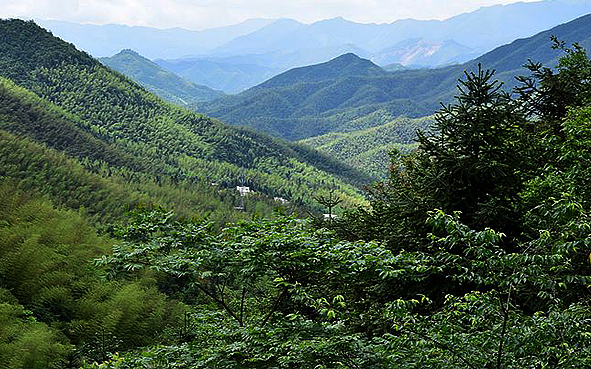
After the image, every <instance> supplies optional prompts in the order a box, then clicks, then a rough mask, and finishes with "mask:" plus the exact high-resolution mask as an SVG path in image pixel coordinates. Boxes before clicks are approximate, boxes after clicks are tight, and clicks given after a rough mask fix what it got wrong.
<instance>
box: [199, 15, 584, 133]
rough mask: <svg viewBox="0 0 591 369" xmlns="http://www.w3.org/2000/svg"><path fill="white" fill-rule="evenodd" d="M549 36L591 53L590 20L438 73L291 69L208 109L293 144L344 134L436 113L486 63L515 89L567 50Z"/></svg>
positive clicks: (356, 63)
mask: <svg viewBox="0 0 591 369" xmlns="http://www.w3.org/2000/svg"><path fill="white" fill-rule="evenodd" d="M550 36H556V37H557V38H558V39H559V40H564V41H566V42H569V43H571V42H577V43H579V44H580V45H581V46H583V47H586V48H590V47H591V15H587V16H584V17H581V18H578V19H576V20H574V21H571V22H569V23H566V24H563V25H560V26H557V27H555V28H552V29H550V30H548V31H544V32H541V33H539V34H537V35H535V36H533V37H530V38H526V39H520V40H516V41H514V42H512V43H510V44H508V45H504V46H501V47H499V48H497V49H495V50H493V51H491V52H489V53H486V54H484V55H483V56H481V57H478V58H476V59H474V60H472V61H470V62H467V63H464V64H461V65H454V66H449V67H445V68H439V69H417V70H403V71H397V72H386V71H385V70H382V69H380V68H379V67H378V66H377V65H375V64H372V63H371V62H370V61H368V60H363V59H360V58H359V57H356V56H355V55H352V54H347V55H343V56H341V57H338V58H335V59H333V60H331V61H329V62H327V63H322V64H319V65H315V66H309V67H303V68H296V69H293V70H290V71H288V72H285V73H283V74H281V75H278V76H276V77H274V78H272V79H270V80H269V81H266V82H264V83H262V84H260V85H258V86H256V87H253V88H251V89H249V90H247V91H245V92H243V93H241V94H238V95H236V96H228V97H225V98H222V99H219V100H216V101H214V102H212V103H210V104H207V105H206V109H205V112H206V113H207V114H210V115H212V116H214V117H217V118H220V119H222V120H223V121H226V122H228V123H232V124H238V125H246V126H250V127H254V128H256V129H259V130H262V131H265V132H269V133H271V134H273V135H277V136H279V137H284V138H287V139H291V140H297V139H302V138H306V137H311V136H315V135H320V134H325V133H328V132H338V131H341V130H343V129H344V128H343V127H347V125H348V124H349V122H351V121H353V120H356V119H362V117H363V116H366V115H368V114H371V113H373V112H376V111H383V112H385V114H386V115H388V116H393V117H396V116H401V115H405V116H408V117H420V116H426V115H430V114H433V113H434V112H435V111H436V110H437V109H438V107H439V106H440V105H439V103H440V102H444V103H448V102H449V101H451V99H452V98H453V95H454V94H455V86H456V84H457V80H458V78H460V77H462V75H463V72H464V71H465V70H467V71H471V70H475V68H477V66H478V64H479V63H481V64H482V65H483V67H485V68H491V69H495V70H496V71H497V77H498V78H500V80H502V81H504V82H506V84H507V85H506V88H507V89H508V90H510V89H511V88H512V87H513V86H514V85H515V79H514V76H516V75H520V74H527V70H526V69H525V68H523V67H522V66H523V65H524V64H526V63H527V62H528V60H533V61H536V62H541V63H544V64H546V65H553V64H556V62H557V58H558V56H559V55H560V52H559V51H558V50H553V49H552V48H551V45H552V43H551V40H550ZM344 65H350V67H345V66H344ZM324 73H325V75H324ZM385 122H386V121H382V122H375V125H379V124H383V123H385ZM367 127H368V126H366V127H360V128H367Z"/></svg>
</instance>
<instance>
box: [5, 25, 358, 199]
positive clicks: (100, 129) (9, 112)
mask: <svg viewBox="0 0 591 369" xmlns="http://www.w3.org/2000/svg"><path fill="white" fill-rule="evenodd" d="M0 34H2V36H3V37H2V38H1V40H0V44H1V45H0V46H1V47H2V50H3V53H2V54H1V55H0V65H1V68H0V74H1V75H2V76H3V77H5V78H7V79H9V80H10V81H12V82H10V81H7V80H3V81H2V86H3V88H2V92H3V99H4V100H5V101H7V102H10V107H9V105H6V106H3V107H2V108H3V109H4V108H6V109H4V111H3V113H4V114H6V117H7V119H6V120H4V122H5V123H3V127H2V128H3V129H6V130H8V131H9V132H13V133H24V134H26V135H28V136H29V137H31V138H32V139H33V140H38V141H40V142H43V143H45V144H47V145H49V146H50V147H52V148H54V149H56V150H60V151H64V150H65V152H66V153H67V154H68V155H73V156H75V157H76V160H78V161H80V163H81V164H82V165H83V166H84V167H85V169H87V170H90V171H93V172H100V173H101V176H104V175H105V173H106V175H110V174H113V173H119V174H121V173H122V174H121V175H122V176H123V177H125V178H127V182H135V183H138V182H143V181H146V182H147V183H155V185H156V186H160V184H163V183H165V184H168V183H172V184H175V185H180V186H188V187H191V186H194V188H198V187H201V188H205V187H211V184H212V183H215V184H216V185H217V188H219V189H222V190H223V189H234V188H235V186H236V185H245V186H250V187H251V189H252V190H254V191H256V192H257V193H259V194H262V195H265V196H266V197H267V198H271V199H272V198H273V197H282V198H285V199H287V200H289V201H291V202H292V203H293V204H296V205H298V206H299V205H304V204H306V203H307V206H312V207H317V204H315V203H314V202H313V200H311V196H312V195H313V193H315V192H317V191H322V190H323V189H328V188H330V187H332V186H333V183H334V186H337V187H339V188H342V189H343V190H344V191H345V192H346V193H347V195H346V197H347V201H349V202H356V201H359V200H361V196H360V195H359V193H358V191H357V190H356V189H355V186H357V185H359V184H361V183H364V182H366V181H368V177H367V176H365V175H363V174H361V173H359V172H357V171H355V170H354V169H352V168H350V167H348V166H346V165H344V164H341V163H339V162H337V161H336V160H333V159H331V158H329V157H327V156H326V155H323V154H320V153H319V152H317V151H314V150H310V149H307V148H305V147H301V146H298V145H296V144H288V143H285V142H283V141H280V140H276V139H272V138H269V137H266V136H264V135H261V134H257V133H254V132H252V131H249V130H244V129H234V128H230V127H227V126H226V125H224V124H222V123H220V122H218V121H214V120H212V119H209V118H207V117H205V116H202V115H199V114H194V113H190V112H188V111H186V110H183V109H181V108H179V107H176V106H174V105H172V104H168V103H165V102H163V101H162V100H160V99H159V98H157V97H155V96H154V95H152V94H150V93H148V92H147V91H146V90H144V89H143V88H141V87H140V86H138V85H137V84H135V83H133V82H132V81H130V80H128V79H127V78H125V77H124V76H122V75H120V74H118V73H114V72H112V71H111V70H109V69H107V68H105V67H104V66H102V65H101V64H100V63H99V62H98V61H96V60H94V59H92V58H91V57H89V56H88V55H87V54H84V53H81V52H79V51H77V50H76V49H75V48H74V47H73V46H72V45H70V44H67V43H65V42H63V41H61V40H59V39H57V38H55V37H53V36H52V35H51V34H50V33H49V32H47V31H45V30H43V29H41V28H40V27H38V26H37V25H35V24H34V23H32V22H24V21H20V20H4V21H0ZM37 117H39V119H37ZM52 127H56V128H55V129H54V128H52ZM62 134H63V135H65V136H67V138H64V137H62ZM77 137H78V138H80V141H78V139H76V138H77ZM345 181H346V182H348V183H345ZM40 186H41V185H40ZM212 191H214V189H211V190H208V191H206V193H210V192H212ZM164 192H166V191H164ZM214 192H215V191H214ZM207 196H209V195H207ZM207 196H206V197H207ZM224 196H225V195H224ZM217 197H218V198H219V196H217ZM222 197H223V196H222ZM271 203H272V200H271ZM228 206H230V207H232V206H237V204H235V203H234V204H232V203H229V204H228Z"/></svg>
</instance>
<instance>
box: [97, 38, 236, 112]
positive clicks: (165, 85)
mask: <svg viewBox="0 0 591 369" xmlns="http://www.w3.org/2000/svg"><path fill="white" fill-rule="evenodd" d="M99 61H100V62H101V63H103V64H104V65H106V66H108V67H110V68H113V69H115V70H117V71H119V72H121V73H123V74H124V75H126V76H128V77H129V78H131V79H133V80H134V81H136V82H138V83H139V84H141V85H142V86H144V87H145V88H146V89H148V91H150V92H152V93H154V94H156V95H158V96H160V97H162V98H163V99H165V100H168V101H170V102H173V103H176V104H178V105H181V106H186V105H190V104H193V105H194V104H197V103H199V102H203V101H211V100H215V99H217V98H220V97H222V96H224V95H225V94H224V93H223V92H221V91H217V90H214V89H212V88H209V87H207V86H201V85H197V84H195V83H193V82H191V81H188V80H186V79H183V78H181V77H179V76H177V75H176V74H174V73H172V72H169V71H167V70H166V69H164V68H162V67H160V66H159V65H157V64H156V63H154V62H153V61H151V60H149V59H147V58H144V57H143V56H141V55H140V54H138V53H137V52H135V51H133V50H129V49H126V50H122V51H121V52H119V53H118V54H116V55H113V56H112V57H107V58H99Z"/></svg>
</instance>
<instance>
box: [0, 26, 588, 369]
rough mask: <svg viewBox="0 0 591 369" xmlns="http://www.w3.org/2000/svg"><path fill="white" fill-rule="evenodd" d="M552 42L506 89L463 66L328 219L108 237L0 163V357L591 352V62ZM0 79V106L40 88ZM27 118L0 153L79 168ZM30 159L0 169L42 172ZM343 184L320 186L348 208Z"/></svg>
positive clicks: (310, 362) (165, 361)
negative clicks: (446, 93) (427, 124)
mask: <svg viewBox="0 0 591 369" xmlns="http://www.w3.org/2000/svg"><path fill="white" fill-rule="evenodd" d="M29 26H30V25H29ZM555 46H556V47H557V48H558V49H562V50H563V52H564V56H563V58H562V59H561V60H560V62H559V64H558V68H556V69H549V68H543V67H541V66H538V65H531V66H530V72H531V73H530V76H529V78H522V79H521V80H520V82H519V86H518V87H519V88H518V89H517V90H516V92H517V94H516V95H514V96H511V95H508V94H506V93H504V92H503V91H502V90H501V89H500V85H499V83H498V81H495V79H494V73H492V72H491V71H489V70H487V69H486V68H478V69H477V70H476V71H473V72H469V73H467V74H466V76H465V78H464V79H463V80H462V81H461V83H460V86H461V87H462V89H461V90H460V91H459V92H458V98H457V99H456V100H455V101H454V102H453V103H452V104H450V105H449V106H446V107H444V108H442V109H441V110H440V111H439V112H438V113H437V115H436V116H435V123H434V124H433V126H432V130H431V131H426V132H422V133H420V134H419V135H418V139H417V140H418V149H417V150H416V151H413V152H412V153H408V154H403V155H400V156H399V158H398V159H399V160H397V161H394V162H393V163H392V165H390V167H389V172H390V176H389V178H388V180H387V181H385V182H382V183H377V184H375V185H373V186H371V187H369V188H368V194H369V196H370V198H371V203H370V204H369V206H353V207H349V209H348V211H347V212H345V214H343V215H341V216H340V217H338V218H332V217H331V218H329V219H327V220H323V219H310V220H305V219H298V218H294V217H289V216H277V217H276V218H275V219H271V220H268V219H263V218H262V217H255V218H253V219H250V220H247V221H241V222H237V223H235V224H228V225H226V226H225V227H223V228H220V227H216V226H215V224H213V223H212V222H211V221H210V220H208V219H206V218H204V217H203V216H199V215H198V216H194V217H184V218H179V217H176V216H175V215H174V212H173V211H169V210H166V209H164V208H162V207H158V206H138V207H136V208H135V209H132V211H130V212H129V213H128V214H127V217H126V218H125V219H123V220H122V221H118V222H115V223H112V224H111V225H110V226H108V227H106V228H105V229H104V232H103V233H102V234H99V233H98V232H97V230H96V227H95V225H96V223H95V224H93V223H92V221H91V220H89V219H88V217H87V215H85V214H84V211H83V210H81V211H74V210H67V209H64V208H61V209H60V208H56V205H58V204H56V203H53V202H52V200H50V199H48V198H47V196H43V194H42V193H41V194H30V193H29V192H25V191H22V190H21V189H19V187H20V186H22V185H23V182H22V181H21V180H19V178H18V176H17V175H15V174H10V175H9V176H7V175H5V174H2V178H1V179H0V199H1V201H0V323H2V324H0V333H1V334H0V367H10V368H15V369H21V368H22V369H24V368H27V369H37V368H39V369H41V368H48V367H49V368H52V367H53V368H73V367H82V368H85V369H87V368H88V369H90V368H95V369H96V368H102V369H108V368H109V369H110V368H118V369H122V368H125V369H139V368H211V367H216V368H241V367H250V368H272V367H273V368H321V367H326V368H417V367H445V368H448V367H454V368H484V367H491V368H499V369H500V368H522V367H536V368H537V367H542V368H543V367H558V368H572V367H575V368H584V367H588V366H590V365H591V325H590V324H589V322H591V309H590V308H589V306H590V302H591V291H590V289H589V286H590V283H591V267H590V264H589V253H590V250H591V241H590V229H591V185H590V184H589V181H588V179H589V176H590V175H591V173H590V170H589V166H588V163H589V160H590V159H591V151H590V147H591V145H590V143H591V60H590V59H589V58H588V56H587V55H586V53H585V51H584V50H583V49H582V48H580V47H579V46H578V45H574V46H573V47H572V48H569V47H566V45H564V44H562V43H560V42H558V41H557V42H556V44H555ZM58 55H61V53H58ZM15 64H16V63H15ZM42 72H43V73H45V74H42ZM35 73H37V74H40V75H47V72H46V71H44V70H43V69H40V70H38V71H36V72H35ZM113 78H122V77H121V76H118V75H114V77H113ZM66 80H67V79H66ZM33 81H36V82H35V83H39V85H41V86H47V85H45V84H41V83H40V82H39V81H40V79H39V80H38V79H33ZM5 84H6V83H5ZM7 86H8V87H7V88H6V90H7V91H12V92H10V93H7V92H5V93H6V94H8V97H9V99H7V101H13V100H14V99H15V98H17V97H18V96H22V98H23V99H25V97H27V96H28V98H29V100H28V101H32V100H31V99H40V97H39V96H37V97H35V96H34V95H32V92H30V91H26V90H23V89H22V88H20V87H19V88H16V87H15V86H14V84H13V85H10V84H8V85H7ZM49 86H51V85H49ZM130 86H135V85H133V84H130ZM109 87H111V88H112V86H110V85H107V86H105V88H106V89H108V88H109ZM15 88H16V90H15ZM37 88H39V87H37ZM39 90H40V91H42V89H41V88H39ZM116 91H120V90H116ZM121 94H122V101H127V100H125V95H124V94H123V93H121ZM51 96H53V95H51ZM58 97H59V96H58ZM10 99H13V100H10ZM25 100H26V99H25ZM56 100H58V101H60V100H59V99H56ZM97 101H99V102H100V100H98V98H97ZM150 101H152V100H150ZM153 101H154V104H156V103H158V102H159V101H160V100H153ZM45 103H47V104H49V102H47V101H46V102H45ZM158 104H161V102H159V103H158ZM33 105H35V106H37V105H38V104H33ZM64 105H66V104H64ZM12 106H13V107H16V109H10V111H8V109H6V110H5V111H3V112H2V114H4V115H7V114H11V113H10V112H12V111H15V112H16V113H15V114H14V116H16V117H18V116H19V115H22V121H23V122H28V123H27V125H29V126H33V125H34V124H35V122H34V120H35V119H34V117H35V116H38V117H39V118H40V120H41V121H44V120H47V118H46V116H52V117H54V118H52V119H61V122H62V123H63V125H64V126H65V129H71V128H69V127H70V126H67V124H68V123H67V121H70V120H69V118H68V115H67V114H66V113H64V112H63V111H62V110H60V108H59V107H54V108H53V110H51V109H50V110H49V111H45V110H43V111H45V112H43V111H42V110H40V109H38V108H37V107H36V108H35V109H32V108H31V109H26V110H24V111H23V109H20V108H19V106H18V105H15V104H12ZM66 106H67V105H66ZM159 106H160V105H159ZM164 107H167V109H173V108H174V107H170V106H168V105H163V107H162V109H164ZM153 111H154V110H152V112H153ZM156 111H157V110H156ZM26 112H31V114H28V113H27V114H25V113H26ZM32 112H37V113H38V114H37V115H35V114H32ZM69 114H73V113H69ZM179 114H180V113H179ZM184 114H186V113H184ZM77 116H78V115H77ZM97 116H98V115H97ZM121 117H122V119H124V118H125V115H124V114H122V115H121ZM80 119H82V118H80ZM147 119H150V117H148V118H147ZM70 122H71V123H74V122H72V121H70ZM212 124H213V123H212ZM12 125H13V126H14V124H12ZM72 126H73V124H72ZM140 127H141V126H140ZM33 131H35V130H33V129H31V130H30V131H27V130H26V129H24V130H23V131H22V132H30V133H28V134H27V135H29V138H23V137H20V136H17V135H15V134H12V133H7V132H2V134H3V137H5V139H4V141H3V143H2V145H0V148H2V149H5V152H3V153H2V155H1V156H0V158H3V157H5V156H7V155H8V154H9V153H11V152H15V153H18V152H19V151H20V150H18V149H16V148H17V147H18V145H20V146H28V147H29V148H30V151H31V152H32V151H34V150H37V151H40V150H41V151H51V152H55V153H56V154H55V155H61V158H63V159H64V160H62V162H60V163H57V164H58V165H54V166H55V167H61V168H73V166H72V165H73V164H68V163H66V159H67V160H70V161H72V162H74V159H75V154H68V155H69V156H68V157H66V154H65V153H63V152H57V150H56V149H54V148H53V146H52V145H57V143H55V142H54V141H53V140H52V139H48V138H45V143H44V145H41V144H40V143H39V142H36V141H33V140H34V139H35V140H37V139H39V137H41V138H43V137H45V136H44V135H40V136H35V135H34V134H32V133H31V132H33ZM72 132H74V131H72ZM88 132H92V130H89V131H88ZM106 132H107V133H106V134H108V133H109V132H111V131H106ZM115 132H119V131H115ZM123 132H124V130H123ZM41 133H43V132H41ZM35 137H37V138H35ZM78 137H79V138H80V140H82V141H83V142H85V145H88V146H89V147H90V146H91V145H99V144H100V143H96V142H95V141H94V140H92V138H90V137H88V136H84V135H83V134H82V133H80V135H79V136H78ZM95 137H96V136H95ZM109 137H110V136H109ZM140 137H141V136H140ZM155 137H156V139H157V136H155ZM101 141H102V140H101ZM112 142H118V141H117V138H116V137H114V138H112V139H111V140H110V141H108V143H109V144H110V145H112ZM13 143H14V144H13ZM9 145H12V146H9ZM12 147H14V148H15V149H12ZM96 147H98V146H96ZM112 147H114V148H118V147H119V146H117V145H113V146H112ZM136 152H138V151H131V153H136ZM214 153H215V152H214ZM48 156H49V154H48V153H44V154H43V155H31V158H32V159H35V158H40V159H43V160H45V159H44V158H47V157H48ZM107 157H110V156H107ZM154 157H156V156H154ZM112 158H113V159H112V160H113V162H117V163H120V164H119V165H122V166H123V165H131V164H125V163H127V160H131V159H127V158H126V157H125V156H117V155H114V156H113V157H112ZM27 160H29V159H27ZM27 160H25V159H23V158H19V159H18V160H11V161H9V162H8V163H9V164H11V166H6V165H2V166H0V168H3V169H4V168H8V169H9V170H11V171H12V172H11V173H17V174H19V173H22V170H21V169H20V168H19V167H18V165H19V163H21V162H22V163H25V164H26V163H29V162H30V163H31V164H30V165H27V168H29V170H30V171H31V173H32V172H33V171H35V170H38V171H44V170H46V169H48V168H50V167H51V165H48V164H45V163H41V164H37V162H35V161H33V160H29V161H27ZM76 160H78V159H76ZM74 164H75V162H74ZM146 164H150V165H153V166H154V167H157V166H158V165H161V162H160V161H158V160H154V161H146ZM80 167H81V168H82V165H80ZM13 168H16V169H13ZM163 168H164V169H165V168H166V167H163ZM139 170H141V168H138V171H139ZM73 174H74V173H73ZM162 175H164V174H162ZM6 177H13V178H6ZM25 177H26V178H27V179H29V182H35V181H39V180H40V181H41V182H43V176H36V177H32V176H28V175H26V173H25ZM60 182H61V181H60ZM179 182H180V181H179ZM75 186H78V185H75ZM122 187H125V190H129V186H126V185H124V186H122ZM334 187H336V188H333V189H334V191H331V192H330V193H329V194H328V195H326V194H325V195H318V196H316V198H317V199H318V200H322V201H323V202H325V203H328V202H330V203H332V204H339V205H338V206H345V205H346V203H345V202H340V200H342V199H343V198H344V197H345V196H346V193H344V191H343V188H342V187H337V186H334ZM49 195H50V196H52V195H51V194H49ZM52 197H53V196H52ZM324 200H329V201H324ZM201 215H202V214H201ZM109 250H110V251H109Z"/></svg>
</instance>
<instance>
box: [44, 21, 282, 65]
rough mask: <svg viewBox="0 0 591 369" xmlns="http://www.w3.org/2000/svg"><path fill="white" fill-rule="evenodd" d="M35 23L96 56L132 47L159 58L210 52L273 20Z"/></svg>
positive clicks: (150, 56) (151, 56)
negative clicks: (183, 24)
mask: <svg viewBox="0 0 591 369" xmlns="http://www.w3.org/2000/svg"><path fill="white" fill-rule="evenodd" d="M36 22H37V23H38V24H39V25H41V26H42V27H44V28H47V29H48V30H50V31H51V32H52V33H53V34H54V35H55V36H58V37H60V38H62V39H64V40H66V41H68V42H71V43H73V44H74V45H76V47H78V48H79V49H82V50H84V51H86V52H88V53H89V54H91V55H93V56H95V57H107V56H111V55H114V54H116V53H117V52H119V51H120V50H123V49H132V50H136V51H137V52H138V53H140V54H141V55H144V56H146V57H147V58H149V59H156V58H180V57H182V56H186V55H201V54H207V53H209V52H210V51H211V50H212V49H214V48H216V47H218V46H220V45H222V44H225V43H227V42H229V41H231V40H232V39H234V38H236V37H240V36H242V35H245V34H248V33H251V32H253V31H255V30H257V29H259V28H261V27H264V26H266V25H267V24H269V23H271V22H273V20H270V19H249V20H247V21H245V22H242V23H239V24H236V25H232V26H226V27H218V28H210V29H205V30H202V31H193V30H188V29H183V28H168V29H159V28H151V27H129V26H124V25H119V24H107V25H93V24H78V23H71V22H63V21H55V20H42V19H40V20H36Z"/></svg>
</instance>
